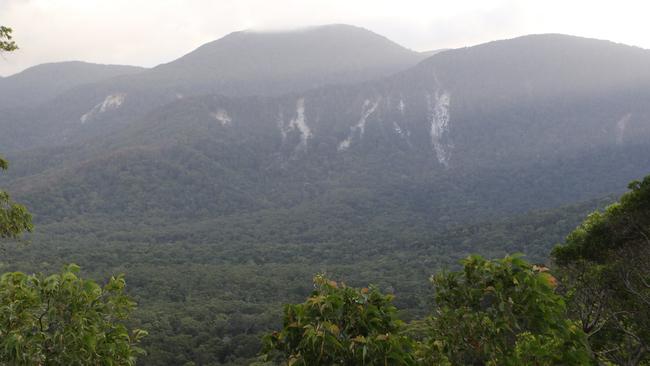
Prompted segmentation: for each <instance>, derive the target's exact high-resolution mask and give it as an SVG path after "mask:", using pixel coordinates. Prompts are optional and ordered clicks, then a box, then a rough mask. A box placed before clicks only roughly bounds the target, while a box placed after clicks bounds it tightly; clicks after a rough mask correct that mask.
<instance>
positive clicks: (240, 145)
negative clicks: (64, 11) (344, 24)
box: [0, 34, 650, 365]
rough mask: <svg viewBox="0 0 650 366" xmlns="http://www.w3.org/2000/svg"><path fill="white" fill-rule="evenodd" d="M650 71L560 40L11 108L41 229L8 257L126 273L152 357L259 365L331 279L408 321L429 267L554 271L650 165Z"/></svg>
mask: <svg viewBox="0 0 650 366" xmlns="http://www.w3.org/2000/svg"><path fill="white" fill-rule="evenodd" d="M206 57H207V56H206ZM214 62H215V63H217V62H218V60H215V61H214ZM241 62H242V63H245V59H242V61H241ZM648 64H650V51H648V50H643V49H639V48H634V47H629V46H625V45H620V44H614V43H611V42H607V41H600V40H592V39H585V38H579V37H572V36H564V35H555V34H547V35H533V36H525V37H520V38H515V39H510V40H503V41H496V42H490V43H486V44H482V45H478V46H474V47H467V48H462V49H455V50H446V51H444V52H440V53H437V54H435V55H432V56H431V57H429V58H427V59H426V60H423V61H421V62H419V63H417V65H414V66H412V67H408V68H405V69H403V70H402V71H399V72H396V73H393V74H390V75H389V74H386V75H383V76H380V77H377V78H374V79H372V80H366V81H361V82H357V83H338V84H335V85H325V86H318V87H316V88H312V89H308V90H305V89H302V88H298V89H296V90H291V91H290V92H288V93H285V94H281V95H277V94H275V93H268V94H265V95H240V94H238V93H233V94H231V95H223V94H226V93H209V94H201V93H205V92H206V91H208V89H206V88H209V87H210V85H212V84H210V83H207V84H210V85H207V86H201V87H197V89H196V95H192V94H190V93H187V94H183V95H176V92H177V91H180V90H181V89H180V88H181V87H182V85H185V84H183V83H184V82H185V81H183V82H179V83H178V84H175V85H172V84H173V82H172V83H171V84H170V82H169V81H164V82H163V81H159V80H162V79H157V77H154V76H155V75H154V74H155V73H153V72H150V71H145V72H143V73H139V74H137V75H133V77H116V78H113V79H111V80H107V81H102V82H99V83H94V84H92V85H83V86H80V87H78V88H75V89H73V90H70V91H68V92H65V93H63V94H61V95H59V96H57V97H56V98H55V101H54V102H52V103H51V104H47V103H46V104H43V105H42V106H40V107H39V108H35V109H22V110H18V109H14V110H13V111H11V112H10V113H9V112H3V114H2V121H0V122H2V131H3V134H2V135H0V139H2V142H1V144H0V146H2V149H3V152H4V149H7V148H8V147H10V151H9V154H8V156H7V157H8V158H9V160H10V161H11V163H12V166H11V169H10V170H9V171H8V174H3V175H2V176H0V179H1V181H0V186H1V187H3V188H5V187H6V188H7V190H8V191H9V192H11V193H12V195H13V197H15V198H16V199H17V200H18V201H20V202H23V203H25V204H27V206H28V207H29V209H30V210H31V211H32V212H33V213H34V214H35V220H36V222H37V225H36V228H37V229H36V232H35V233H34V234H33V236H31V237H29V238H28V239H30V241H31V242H32V244H31V245H29V246H27V247H24V248H21V250H7V253H8V255H7V258H6V260H5V261H4V262H3V263H4V264H2V265H4V266H5V267H7V270H13V269H21V270H30V271H49V270H55V269H57V268H60V267H61V265H62V264H63V263H69V262H74V263H77V264H80V265H82V266H83V268H85V270H86V271H88V274H89V277H91V278H98V279H100V278H105V277H106V275H107V274H108V273H126V278H127V279H128V283H129V288H130V289H131V291H132V294H133V296H134V297H135V300H136V301H137V302H138V303H139V310H138V311H137V313H136V314H135V322H136V323H137V324H138V326H140V325H141V326H142V327H143V328H144V329H147V330H149V333H150V336H149V337H147V338H146V341H145V342H146V344H145V345H144V346H145V348H146V349H147V351H148V353H149V356H148V357H147V358H143V359H142V363H143V364H151V365H165V364H169V365H177V364H186V363H189V362H193V363H195V364H231V365H240V364H241V365H243V364H250V363H251V362H252V360H253V358H254V357H255V356H256V355H257V353H258V351H259V349H260V344H259V337H260V334H261V333H263V332H268V331H269V329H273V328H277V324H276V323H277V322H278V321H279V320H278V319H281V314H280V311H279V309H281V304H282V303H287V302H290V303H291V302H296V301H301V300H302V299H303V298H304V296H305V295H306V294H308V293H309V292H310V291H311V290H312V288H311V287H310V286H309V283H310V282H309V279H310V278H311V276H313V274H314V273H318V272H321V273H328V275H330V276H331V277H332V278H343V279H346V282H349V283H350V284H351V285H354V286H358V285H362V284H363V285H365V284H367V283H369V282H372V283H375V284H376V285H377V286H379V287H380V288H381V289H383V290H386V292H390V293H395V294H396V295H397V296H396V299H397V300H396V302H397V303H396V305H397V306H398V307H399V308H400V309H404V315H405V318H406V319H407V320H408V319H413V318H417V317H418V314H419V315H421V314H424V313H425V312H426V311H427V309H430V307H429V305H430V304H428V298H429V297H428V295H426V294H428V293H429V292H430V288H429V287H428V286H429V282H428V281H427V279H428V278H429V276H430V275H431V274H432V273H435V271H436V270H438V269H440V268H451V267H453V265H454V263H456V261H457V260H458V259H459V258H462V257H465V256H467V255H468V254H470V253H480V254H482V255H485V256H487V257H494V256H502V255H503V254H505V253H513V252H524V253H526V254H527V255H529V258H531V259H532V260H533V261H535V262H544V261H545V260H546V259H547V253H548V252H549V249H550V248H551V247H552V246H553V245H554V244H555V243H557V242H558V241H560V240H562V237H563V236H565V235H566V234H567V233H569V232H570V231H571V230H572V229H573V228H575V226H576V225H577V224H578V223H579V222H581V221H582V219H583V217H584V215H586V214H587V213H588V212H591V211H592V210H593V209H595V208H598V207H603V206H604V205H605V204H607V203H609V202H612V201H614V200H615V199H613V198H614V197H615V196H616V195H617V193H620V192H622V190H623V189H624V187H625V186H626V184H627V183H628V182H629V181H630V180H633V179H638V178H640V177H642V176H644V175H646V174H647V173H648V170H649V169H650V106H649V105H648V103H647V101H648V100H649V97H650V70H649V68H648V67H647V65H648ZM194 65H196V66H193V67H196V69H197V70H198V69H199V68H200V67H199V66H198V64H194ZM170 67H171V66H170ZM174 67H176V66H174ZM178 67H179V68H180V66H178ZM161 68H162V67H161ZM203 70H205V69H203ZM156 72H159V71H156ZM190 72H191V70H189V69H188V70H187V71H184V72H183V73H190ZM203 72H204V73H205V74H206V75H205V79H206V80H210V77H211V76H210V72H208V71H203ZM214 72H216V71H214ZM169 73H170V74H171V73H172V72H171V71H169ZM143 75H148V76H147V78H144V76H143ZM161 75H162V74H161ZM136 76H137V77H136ZM318 76H319V77H321V75H320V74H319V75H318ZM184 80H185V79H184ZM187 80H189V79H187ZM314 80H315V79H314ZM197 85H199V84H197ZM214 85H222V84H219V83H217V82H215V83H214ZM242 85H244V84H242ZM251 85H255V84H251ZM260 85H261V84H260ZM296 85H297V84H296ZM304 85H306V84H304ZM176 88H179V89H176ZM18 117H20V118H21V119H18ZM37 117H38V118H42V119H40V120H39V119H36V118H37ZM19 122H20V123H19ZM274 324H275V325H274ZM139 362H140V361H139Z"/></svg>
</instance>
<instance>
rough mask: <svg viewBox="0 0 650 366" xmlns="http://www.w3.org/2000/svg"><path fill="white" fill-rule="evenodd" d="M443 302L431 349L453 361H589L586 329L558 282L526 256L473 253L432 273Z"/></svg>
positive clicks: (435, 357) (431, 355)
mask: <svg viewBox="0 0 650 366" xmlns="http://www.w3.org/2000/svg"><path fill="white" fill-rule="evenodd" d="M431 281H432V283H433V286H434V288H435V306H434V312H433V315H432V317H431V320H430V323H431V325H430V327H431V330H430V332H431V334H430V337H429V339H428V340H427V347H425V348H424V350H423V352H424V354H425V357H426V358H428V359H429V360H430V363H432V364H435V363H440V362H441V361H445V362H448V363H450V364H451V365H523V364H526V365H532V364H534V365H557V364H565V365H584V364H588V363H589V352H588V348H587V346H586V342H585V337H584V334H583V333H582V331H581V330H580V329H579V328H578V327H577V326H576V325H575V324H574V323H573V322H571V321H570V320H568V319H567V316H566V312H565V304H564V300H563V299H562V297H561V296H560V295H558V294H556V293H555V287H556V280H555V278H554V277H553V276H551V275H550V274H549V273H548V272H547V269H546V268H545V267H538V266H533V265H530V264H529V263H528V262H526V261H524V260H523V259H521V258H519V257H518V256H507V257H505V258H504V259H502V260H495V261H489V260H485V259H483V258H481V257H479V256H471V257H469V258H467V259H465V260H464V261H463V270H462V271H459V272H443V273H440V274H437V275H435V276H433V277H432V279H431Z"/></svg>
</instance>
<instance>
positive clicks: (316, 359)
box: [264, 275, 415, 366]
mask: <svg viewBox="0 0 650 366" xmlns="http://www.w3.org/2000/svg"><path fill="white" fill-rule="evenodd" d="M314 286H315V288H316V289H315V290H314V292H313V293H312V294H311V296H310V297H309V298H308V299H307V301H306V302H304V303H302V304H296V305H286V306H285V309H284V321H283V328H282V330H281V331H279V332H274V333H273V334H271V335H269V336H267V337H266V339H265V349H264V352H266V354H267V356H271V355H273V354H274V353H275V352H276V351H279V353H280V354H281V355H282V358H283V359H285V360H286V362H287V364H288V365H296V366H298V365H303V366H307V365H386V364H390V365H413V364H414V362H415V359H414V356H413V354H412V352H411V349H412V347H413V342H412V341H411V340H410V339H409V338H408V337H406V336H404V335H402V334H400V331H401V328H402V326H403V324H402V322H401V321H399V320H398V319H397V317H396V315H397V314H396V313H397V310H396V308H395V307H394V306H393V305H392V303H391V302H392V299H393V296H392V295H383V294H382V293H381V292H379V290H378V289H377V288H375V287H370V288H362V289H355V288H351V287H348V286H346V285H345V284H343V283H337V282H335V281H331V280H329V279H327V278H326V277H324V276H322V275H319V276H316V277H315V278H314Z"/></svg>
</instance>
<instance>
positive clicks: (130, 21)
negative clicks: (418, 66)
mask: <svg viewBox="0 0 650 366" xmlns="http://www.w3.org/2000/svg"><path fill="white" fill-rule="evenodd" d="M648 10H650V6H649V5H645V2H640V1H637V2H635V1H633V0H620V1H618V2H616V3H614V4H612V3H611V2H609V1H608V2H605V1H602V2H601V1H597V0H591V1H586V0H584V1H583V0H574V1H560V0H547V1H543V2H542V1H528V0H460V1H459V0H457V1H448V0H446V1H440V0H400V1H394V0H354V1H349V0H319V1H315V0H274V1H269V0H237V1H225V0H224V1H221V0H56V1H53V0H0V24H3V25H9V26H12V27H13V28H14V32H15V36H16V40H17V41H18V43H19V45H20V46H21V50H19V51H18V52H16V53H15V54H6V55H4V57H3V58H4V59H0V75H8V74H11V73H14V72H17V71H19V70H22V69H24V68H26V67H29V66H32V65H35V64H39V63H44V62H53V61H63V60H73V59H74V60H83V61H89V62H98V63H117V64H134V65H141V66H154V65H156V64H159V63H164V62H169V61H171V60H173V59H175V58H177V57H180V56H182V55H183V54H185V53H187V52H189V51H191V50H193V49H195V48H196V47H198V46H200V45H201V44H203V43H205V42H209V41H212V40H214V39H217V38H220V37H222V36H224V35H226V34H228V33H230V32H232V31H236V30H241V29H248V28H256V29H278V28H294V27H302V26H308V25H316V24H327V23H349V24H354V25H359V26H362V27H365V28H368V29H370V30H372V31H375V32H377V33H379V34H382V35H384V36H387V37H388V38H390V39H392V40H394V41H396V42H398V43H400V44H402V45H404V46H406V47H409V48H412V49H415V50H430V49H436V48H448V47H461V46H467V45H472V44H477V43H481V42H486V41H490V40H493V39H501V38H511V37H515V36H518V35H523V34H528V33H548V32H558V33H569V34H576V35H583V36H590V37H597V38H606V39H612V40H615V41H619V42H624V43H630V44H634V45H639V46H644V47H650V25H648V23H647V22H646V21H645V19H643V16H644V14H647V13H648Z"/></svg>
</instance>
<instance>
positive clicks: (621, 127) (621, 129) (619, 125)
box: [616, 113, 632, 145]
mask: <svg viewBox="0 0 650 366" xmlns="http://www.w3.org/2000/svg"><path fill="white" fill-rule="evenodd" d="M630 118H632V113H628V114H626V115H624V116H623V117H621V118H620V119H619V120H618V122H616V143H617V144H619V145H620V144H622V143H623V139H624V137H625V129H626V128H627V124H628V122H630Z"/></svg>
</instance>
